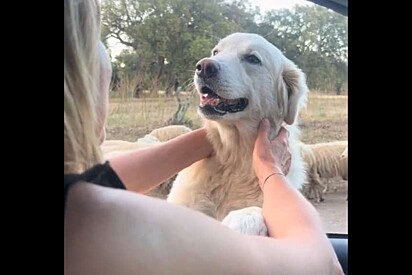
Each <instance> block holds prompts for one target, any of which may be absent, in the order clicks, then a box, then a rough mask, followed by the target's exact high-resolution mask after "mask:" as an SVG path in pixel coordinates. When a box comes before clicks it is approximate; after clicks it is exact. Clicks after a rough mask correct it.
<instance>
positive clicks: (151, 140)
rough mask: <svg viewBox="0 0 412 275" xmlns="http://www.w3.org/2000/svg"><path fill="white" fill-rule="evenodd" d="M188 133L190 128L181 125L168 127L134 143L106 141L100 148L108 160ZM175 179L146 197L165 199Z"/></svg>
mask: <svg viewBox="0 0 412 275" xmlns="http://www.w3.org/2000/svg"><path fill="white" fill-rule="evenodd" d="M190 131H192V130H191V129H190V128H188V127H186V126H183V125H169V126H165V127H161V128H157V129H154V130H153V131H151V132H150V133H149V134H147V135H145V136H144V137H142V138H138V139H137V141H135V142H130V141H125V140H106V141H104V142H103V143H102V145H101V146H100V148H101V150H102V152H103V158H104V160H108V159H110V158H113V157H115V156H118V155H122V154H125V153H127V152H130V151H133V150H136V149H142V148H146V147H149V146H152V145H155V144H160V143H162V142H165V141H168V140H170V139H173V138H175V137H177V136H180V135H182V134H185V133H188V132H190ZM175 178H176V175H174V176H172V177H171V178H169V179H167V180H165V181H164V182H162V183H161V184H160V185H158V186H157V187H156V188H154V189H152V190H150V191H149V192H148V193H147V195H149V196H152V197H156V198H161V199H166V197H167V195H168V194H169V191H170V189H171V188H172V184H173V181H174V179H175Z"/></svg>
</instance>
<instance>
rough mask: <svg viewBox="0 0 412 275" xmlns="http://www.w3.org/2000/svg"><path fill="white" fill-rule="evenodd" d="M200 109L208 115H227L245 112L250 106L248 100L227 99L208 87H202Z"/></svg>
mask: <svg viewBox="0 0 412 275" xmlns="http://www.w3.org/2000/svg"><path fill="white" fill-rule="evenodd" d="M200 93H201V98H200V105H199V108H200V109H201V110H202V111H203V112H206V113H209V114H216V115H225V114H226V113H237V112H241V111H243V110H244V109H245V108H246V106H247V105H248V100H247V98H244V97H242V98H237V99H225V98H223V97H220V96H219V95H217V94H216V93H215V92H213V91H212V90H211V89H210V88H208V87H205V86H204V87H202V89H201V91H200Z"/></svg>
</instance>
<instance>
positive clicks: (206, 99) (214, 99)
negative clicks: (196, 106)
mask: <svg viewBox="0 0 412 275" xmlns="http://www.w3.org/2000/svg"><path fill="white" fill-rule="evenodd" d="M220 100H221V98H220V97H218V96H216V95H215V96H212V95H209V94H203V95H202V96H201V98H200V103H201V104H202V105H210V106H217V105H218V104H219V103H220Z"/></svg>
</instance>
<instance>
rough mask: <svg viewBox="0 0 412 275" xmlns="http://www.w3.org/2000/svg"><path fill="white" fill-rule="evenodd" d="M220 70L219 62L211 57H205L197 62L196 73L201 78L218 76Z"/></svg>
mask: <svg viewBox="0 0 412 275" xmlns="http://www.w3.org/2000/svg"><path fill="white" fill-rule="evenodd" d="M219 70H220V66H219V63H217V61H215V60H213V59H210V58H203V59H202V60H200V61H199V62H197V64H196V74H197V76H198V77H201V78H210V77H213V76H216V75H217V73H218V72H219Z"/></svg>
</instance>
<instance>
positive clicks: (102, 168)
mask: <svg viewBox="0 0 412 275" xmlns="http://www.w3.org/2000/svg"><path fill="white" fill-rule="evenodd" d="M79 181H86V182H90V183H94V184H97V185H100V186H105V187H111V188H117V189H126V187H125V186H124V184H123V182H122V181H121V180H120V178H119V176H118V175H117V174H116V173H115V172H114V171H113V169H112V167H111V166H110V164H109V162H108V161H106V162H105V163H104V164H96V165H94V166H93V167H91V168H90V169H88V170H86V171H85V172H83V173H82V174H66V175H64V213H66V200H67V193H68V192H69V189H70V187H72V186H73V185H74V184H75V183H76V182H79Z"/></svg>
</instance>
